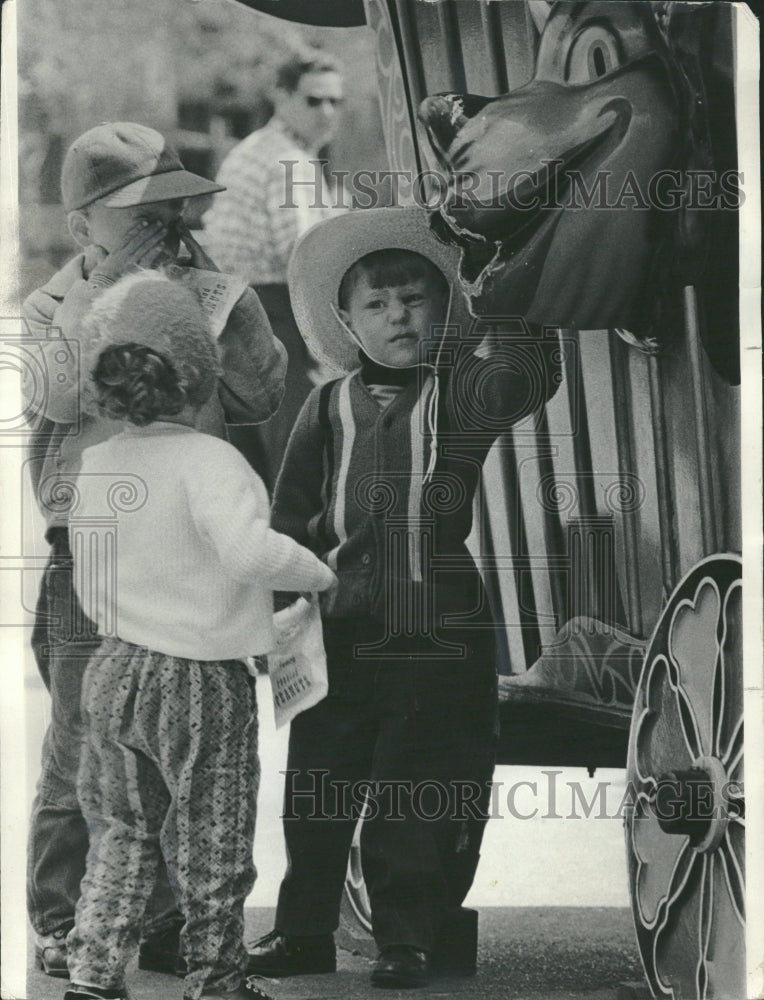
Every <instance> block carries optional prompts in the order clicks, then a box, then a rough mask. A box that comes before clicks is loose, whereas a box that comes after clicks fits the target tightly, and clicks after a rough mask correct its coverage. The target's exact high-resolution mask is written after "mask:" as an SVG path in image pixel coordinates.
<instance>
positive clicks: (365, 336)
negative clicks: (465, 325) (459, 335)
mask: <svg viewBox="0 0 764 1000" xmlns="http://www.w3.org/2000/svg"><path fill="white" fill-rule="evenodd" d="M446 306H447V302H446V298H445V296H444V295H443V294H442V292H441V291H440V290H439V289H438V288H437V286H436V284H435V282H433V281H432V280H431V279H428V278H426V277H423V278H413V279H412V280H411V281H409V282H407V283H406V284H405V285H394V286H386V287H383V288H372V286H371V284H370V282H369V279H368V277H367V275H366V274H364V273H361V274H359V275H358V278H357V279H356V282H355V284H354V286H353V288H352V290H351V292H350V296H349V299H348V303H347V309H340V310H339V313H340V315H341V316H342V318H343V320H344V321H345V322H346V323H347V325H348V326H349V327H350V329H351V330H352V331H353V333H355V335H356V337H358V339H359V341H360V342H361V346H362V347H363V349H364V351H365V352H366V353H367V354H368V355H369V357H370V358H371V359H372V360H373V361H376V362H378V363H379V364H382V365H387V366H388V367H389V368H410V367H411V366H412V365H415V364H417V363H418V362H419V344H420V343H421V342H422V341H423V340H425V339H426V338H428V337H430V336H432V327H433V325H438V324H442V323H443V322H445V318H446Z"/></svg>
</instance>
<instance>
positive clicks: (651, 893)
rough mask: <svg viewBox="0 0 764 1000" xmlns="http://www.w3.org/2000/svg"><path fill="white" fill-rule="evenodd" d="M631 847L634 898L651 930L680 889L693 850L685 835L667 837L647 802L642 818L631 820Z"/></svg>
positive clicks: (646, 925) (643, 920)
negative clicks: (633, 860) (634, 874)
mask: <svg viewBox="0 0 764 1000" xmlns="http://www.w3.org/2000/svg"><path fill="white" fill-rule="evenodd" d="M667 840H668V843H667ZM632 848H633V851H634V856H635V857H636V858H637V873H636V878H635V886H634V893H635V901H636V904H637V907H638V909H639V917H640V920H641V922H642V923H643V924H644V926H645V927H647V928H649V929H651V928H654V927H655V926H657V925H658V923H659V922H660V920H661V917H662V915H663V913H664V911H665V910H666V908H667V907H670V906H671V903H672V901H673V899H675V898H676V896H678V895H679V893H680V892H681V890H682V887H683V885H684V882H685V880H686V878H687V876H688V874H689V865H690V863H691V861H692V857H691V854H692V852H691V851H690V850H689V840H688V838H687V837H672V838H667V837H666V834H665V833H664V832H663V830H661V828H660V826H659V824H658V819H657V817H656V816H655V813H654V811H653V810H652V808H651V807H650V805H649V804H646V803H645V815H644V816H643V818H642V819H637V818H636V817H635V818H634V820H633V824H632Z"/></svg>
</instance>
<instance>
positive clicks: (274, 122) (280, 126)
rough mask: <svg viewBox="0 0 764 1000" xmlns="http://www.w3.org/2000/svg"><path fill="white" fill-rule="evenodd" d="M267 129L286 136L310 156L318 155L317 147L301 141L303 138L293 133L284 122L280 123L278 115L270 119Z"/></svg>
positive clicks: (303, 140)
mask: <svg viewBox="0 0 764 1000" xmlns="http://www.w3.org/2000/svg"><path fill="white" fill-rule="evenodd" d="M268 127H272V128H274V129H276V130H277V131H279V132H281V133H282V134H283V135H285V136H287V137H288V138H289V139H291V140H292V142H294V143H295V144H296V145H298V146H299V147H300V149H303V150H305V152H306V153H309V154H310V155H311V156H316V155H317V154H318V146H315V145H311V144H310V143H308V142H306V141H305V139H303V137H302V136H301V135H300V134H299V133H298V132H295V130H294V129H293V128H291V127H290V126H289V125H287V123H286V122H285V121H282V120H281V118H279V116H278V115H274V116H273V117H272V118H271V120H270V121H269V122H268Z"/></svg>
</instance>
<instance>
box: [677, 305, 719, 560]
mask: <svg viewBox="0 0 764 1000" xmlns="http://www.w3.org/2000/svg"><path fill="white" fill-rule="evenodd" d="M684 323H685V333H686V336H687V347H688V350H689V355H690V377H691V379H692V395H693V400H694V402H695V447H696V449H697V456H698V489H699V491H700V530H701V533H702V537H703V554H704V555H711V553H712V552H716V551H717V549H718V547H719V541H718V540H719V535H720V532H719V529H718V525H717V517H718V513H717V507H716V504H715V502H714V484H713V479H712V475H711V448H710V445H709V439H708V408H707V406H706V393H705V380H704V377H703V365H702V361H701V356H700V350H701V348H700V328H699V325H698V299H697V293H696V291H695V288H694V287H693V286H692V285H687V286H686V287H685V289H684Z"/></svg>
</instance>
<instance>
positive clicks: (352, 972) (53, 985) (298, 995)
mask: <svg viewBox="0 0 764 1000" xmlns="http://www.w3.org/2000/svg"><path fill="white" fill-rule="evenodd" d="M273 912H274V911H273V909H271V908H265V907H257V908H250V909H248V910H247V911H246V919H247V935H246V940H247V941H252V940H254V939H255V938H257V937H259V936H260V935H261V934H265V933H267V932H268V931H269V930H270V929H271V927H272V921H273ZM31 940H32V936H31V933H30V950H29V967H30V969H31V967H32V948H31ZM478 947H479V952H478V973H477V975H476V976H471V977H463V978H457V977H449V978H442V979H436V980H433V981H432V982H431V983H430V984H429V985H428V986H426V987H425V988H423V989H417V990H380V989H376V988H374V987H372V986H371V985H370V983H369V973H370V971H371V967H372V964H373V959H372V958H371V957H369V956H370V954H371V952H370V949H369V942H368V941H366V942H364V941H363V939H359V941H358V947H353V942H352V939H351V938H350V937H349V936H348V934H347V933H346V932H345V933H343V934H342V935H341V936H340V947H339V949H338V954H337V965H338V971H337V973H336V975H324V976H296V977H292V978H290V979H281V980H265V981H263V983H262V986H263V988H264V989H265V990H266V992H268V993H270V994H271V996H273V997H274V1000H344V998H346V997H348V998H352V1000H385V998H387V997H389V998H390V1000H395V998H398V1000H400V998H403V997H408V998H410V1000H417V998H419V997H421V998H429V997H456V996H461V997H466V998H474V1000H477V998H480V1000H505V998H506V1000H565V998H574V1000H620V997H621V996H622V995H623V994H622V993H619V984H620V983H622V982H624V981H632V982H635V981H641V980H642V971H641V966H640V962H639V957H638V954H637V949H636V944H635V941H634V932H633V929H632V923H631V914H630V913H629V911H628V910H627V909H622V908H620V907H525V906H522V907H486V908H483V909H481V910H480V931H479V946H478ZM351 948H352V949H353V950H351ZM362 952H363V953H362ZM128 983H129V987H130V990H131V997H132V1000H181V998H182V996H183V987H182V982H181V980H178V979H173V978H172V977H170V976H160V975H156V974H154V973H148V972H140V971H139V970H138V969H137V967H136V966H135V965H133V966H132V967H131V969H130V971H129V974H128ZM65 985H66V984H65V981H64V980H61V979H51V978H50V977H48V976H44V975H43V974H42V973H40V972H34V971H30V973H29V977H28V983H27V997H28V1000H61V998H62V997H63V994H64V988H65Z"/></svg>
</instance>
